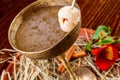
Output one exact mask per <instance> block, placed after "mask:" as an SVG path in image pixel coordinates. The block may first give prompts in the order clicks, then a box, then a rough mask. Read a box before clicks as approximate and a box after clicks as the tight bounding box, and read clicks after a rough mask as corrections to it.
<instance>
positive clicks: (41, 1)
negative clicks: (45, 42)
mask: <svg viewBox="0 0 120 80" xmlns="http://www.w3.org/2000/svg"><path fill="white" fill-rule="evenodd" d="M71 3H72V2H63V1H62V2H60V3H58V2H57V0H56V1H49V0H38V1H35V2H33V3H31V4H30V5H28V6H27V7H25V8H24V9H23V10H22V11H21V12H20V13H18V15H17V16H16V17H15V18H14V20H13V21H12V23H11V25H10V28H9V32H8V39H9V42H10V45H11V46H12V47H13V48H14V49H15V50H16V51H18V52H19V53H21V54H23V55H25V56H27V57H30V58H35V59H49V58H54V57H56V56H58V55H60V54H62V53H64V52H65V51H66V50H68V49H69V47H70V46H72V45H73V43H74V42H75V41H76V39H77V37H78V34H79V30H80V27H81V22H79V23H78V24H77V26H76V27H75V28H74V29H73V30H72V31H71V32H69V33H66V34H65V36H64V37H63V38H62V39H60V40H59V42H58V43H56V44H55V46H52V47H50V48H47V49H45V50H40V51H36V52H26V51H23V50H20V49H18V48H17V47H16V44H15V36H16V32H17V30H18V29H19V27H20V25H21V23H23V22H24V18H26V17H29V14H30V13H33V12H34V11H35V10H39V9H40V8H41V7H48V6H65V5H70V4H71ZM75 6H76V7H77V8H79V6H78V5H77V4H75Z"/></svg>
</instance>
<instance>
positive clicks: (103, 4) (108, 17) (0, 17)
mask: <svg viewBox="0 0 120 80" xmlns="http://www.w3.org/2000/svg"><path fill="white" fill-rule="evenodd" d="M33 1H35V0H0V49H3V48H11V46H10V44H9V42H8V29H9V26H10V23H11V21H12V20H13V18H14V17H15V16H16V15H17V13H18V12H20V10H21V9H23V8H24V7H25V6H27V5H28V4H30V3H32V2H33ZM77 3H78V4H79V6H80V8H81V14H82V27H86V28H92V29H96V28H97V26H98V25H100V24H102V25H106V26H111V31H112V35H117V36H120V0H77ZM0 56H1V55H0ZM5 56H8V55H5ZM3 66H5V65H3ZM1 68H3V67H1V65H0V69H1Z"/></svg>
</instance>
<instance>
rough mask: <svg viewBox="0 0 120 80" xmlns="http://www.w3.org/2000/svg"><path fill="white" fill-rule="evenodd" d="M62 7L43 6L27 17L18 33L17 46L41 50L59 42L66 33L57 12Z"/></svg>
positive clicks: (27, 49) (16, 37) (24, 49)
mask: <svg viewBox="0 0 120 80" xmlns="http://www.w3.org/2000/svg"><path fill="white" fill-rule="evenodd" d="M60 8H61V7H60V6H54V7H46V8H41V9H39V10H37V11H36V12H35V13H32V14H31V16H29V18H26V20H25V21H24V22H23V23H22V24H21V26H20V27H19V29H18V31H17V33H16V36H15V41H16V42H15V44H16V47H17V48H18V49H20V50H22V51H28V52H30V51H40V50H44V49H47V48H49V47H51V46H53V45H55V44H56V43H57V42H59V41H60V40H61V38H62V37H63V36H64V35H65V34H66V33H65V32H63V31H62V30H61V29H60V27H59V23H58V16H57V13H58V11H59V9H60Z"/></svg>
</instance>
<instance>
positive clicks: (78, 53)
mask: <svg viewBox="0 0 120 80" xmlns="http://www.w3.org/2000/svg"><path fill="white" fill-rule="evenodd" d="M85 55H86V52H85V51H79V52H74V54H73V55H72V58H73V59H77V58H80V57H83V56H85Z"/></svg>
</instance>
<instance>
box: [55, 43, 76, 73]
mask: <svg viewBox="0 0 120 80" xmlns="http://www.w3.org/2000/svg"><path fill="white" fill-rule="evenodd" d="M75 49H76V46H75V45H73V46H72V47H70V49H69V50H68V51H67V52H66V55H65V59H66V60H67V61H70V59H71V58H72V55H73V53H74V51H75ZM57 70H58V72H61V73H62V72H64V71H65V67H64V65H63V64H62V63H61V64H60V65H59V66H58V69H57Z"/></svg>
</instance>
